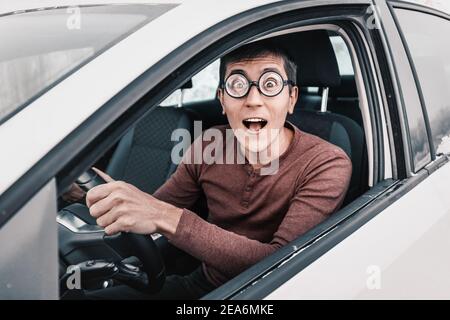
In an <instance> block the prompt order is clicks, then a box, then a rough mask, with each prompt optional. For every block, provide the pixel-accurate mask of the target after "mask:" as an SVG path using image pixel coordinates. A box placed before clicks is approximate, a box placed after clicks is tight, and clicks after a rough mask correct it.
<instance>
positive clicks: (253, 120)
mask: <svg viewBox="0 0 450 320" xmlns="http://www.w3.org/2000/svg"><path fill="white" fill-rule="evenodd" d="M245 121H249V122H261V121H266V120H264V119H262V118H249V119H245Z"/></svg>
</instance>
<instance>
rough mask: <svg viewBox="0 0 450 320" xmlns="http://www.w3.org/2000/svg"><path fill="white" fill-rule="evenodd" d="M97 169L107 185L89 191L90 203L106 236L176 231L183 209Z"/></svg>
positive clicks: (87, 199) (91, 209)
mask: <svg viewBox="0 0 450 320" xmlns="http://www.w3.org/2000/svg"><path fill="white" fill-rule="evenodd" d="M94 170H95V171H96V172H97V174H99V175H100V176H101V177H102V178H103V179H104V180H105V181H106V182H107V183H106V184H102V185H98V186H96V187H94V188H92V189H91V190H89V191H88V193H87V195H86V204H87V206H88V208H89V211H90V214H91V216H92V217H94V218H96V219H97V224H98V225H99V226H101V227H103V228H105V233H106V234H108V235H113V234H116V233H119V232H121V231H124V232H132V233H138V234H152V233H162V234H164V235H165V236H166V237H170V236H171V235H173V234H174V233H175V231H176V228H177V225H178V222H179V220H180V217H181V214H182V209H179V208H177V207H175V206H173V205H171V204H168V203H166V202H163V201H160V200H158V199H156V198H155V197H153V196H151V195H150V194H148V193H145V192H143V191H141V190H139V189H138V188H136V187H135V186H133V185H131V184H129V183H126V182H123V181H115V180H114V179H112V178H111V177H110V176H109V175H107V174H106V173H104V172H102V171H101V170H98V169H95V168H94Z"/></svg>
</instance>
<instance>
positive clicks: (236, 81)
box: [225, 74, 248, 97]
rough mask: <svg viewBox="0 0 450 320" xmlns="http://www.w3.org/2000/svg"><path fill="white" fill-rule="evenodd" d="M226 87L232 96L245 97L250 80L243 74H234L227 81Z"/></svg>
mask: <svg viewBox="0 0 450 320" xmlns="http://www.w3.org/2000/svg"><path fill="white" fill-rule="evenodd" d="M225 89H226V90H227V92H228V94H229V95H230V96H232V97H243V96H245V95H246V94H247V91H248V81H247V79H246V78H245V77H244V76H243V75H242V74H232V75H231V76H229V77H228V78H227V81H226V82H225Z"/></svg>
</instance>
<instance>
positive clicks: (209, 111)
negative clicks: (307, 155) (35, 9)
mask: <svg viewBox="0 0 450 320" xmlns="http://www.w3.org/2000/svg"><path fill="white" fill-rule="evenodd" d="M333 37H339V35H337V34H335V33H334V32H332V31H328V30H308V31H302V32H296V33H288V34H282V35H278V36H276V37H275V38H274V40H275V41H277V42H278V43H279V44H280V46H285V47H286V49H287V50H288V52H290V54H291V55H292V57H293V59H294V60H295V62H296V64H297V66H298V78H297V79H296V80H297V85H298V86H299V88H300V93H299V99H298V101H297V104H296V106H295V108H294V113H293V114H292V115H289V116H288V119H287V120H288V121H290V122H291V123H292V124H294V125H295V126H297V127H298V128H300V129H301V130H303V131H305V132H308V133H311V134H314V135H317V136H319V137H320V138H322V139H324V140H326V141H329V142H330V143H332V144H335V145H337V146H339V147H340V148H342V149H343V150H344V151H345V152H346V153H347V155H348V156H349V158H350V159H351V161H352V165H353V173H352V177H351V182H350V187H349V189H348V192H347V194H346V196H345V200H344V203H343V205H342V207H344V206H346V205H347V204H349V203H351V202H352V201H353V200H355V199H356V198H357V197H359V196H360V195H362V194H363V193H364V192H366V191H367V190H368V189H369V187H370V186H369V177H368V175H369V169H368V168H369V166H368V152H367V146H366V135H365V129H364V123H363V116H362V112H361V107H360V99H359V96H358V90H357V86H356V81H355V75H354V74H341V72H340V68H339V65H338V58H337V55H336V51H335V48H334V47H333V43H332V41H331V39H332V38H333ZM196 85H197V84H196V83H195V81H192V80H189V81H187V82H186V83H183V84H181V85H180V86H179V91H180V92H188V91H189V90H195V88H196ZM181 99H182V98H181ZM170 101H172V102H170ZM170 101H169V103H161V105H159V106H156V107H155V106H153V105H149V106H147V107H148V108H149V109H150V110H149V112H147V113H146V114H145V116H144V117H142V118H141V119H140V120H139V122H137V123H136V124H135V125H134V126H133V127H132V128H129V129H128V131H127V132H126V133H125V134H124V135H123V136H122V137H121V139H120V140H119V141H117V143H116V144H115V145H114V146H113V148H111V149H110V150H108V151H107V152H105V153H104V155H103V156H102V158H100V159H99V160H98V161H97V162H96V163H95V164H93V166H96V167H97V168H99V169H102V170H104V171H105V172H107V173H108V174H109V175H110V176H111V177H113V178H114V179H116V180H123V181H126V182H128V183H131V184H133V185H135V186H136V187H138V188H139V189H141V190H143V191H145V192H148V193H150V194H151V193H153V192H154V191H155V190H157V189H158V188H159V187H160V186H161V185H162V184H163V183H164V182H165V181H166V180H167V179H169V177H170V176H171V174H172V173H173V172H174V171H175V170H176V165H175V164H173V163H172V161H171V152H172V148H173V147H174V145H175V144H176V143H177V141H172V140H171V135H172V132H173V131H174V130H175V129H178V128H184V129H187V130H189V132H191V136H192V137H194V132H193V130H194V121H201V123H202V129H203V130H206V129H208V128H210V127H213V126H216V125H221V124H226V123H227V119H226V117H225V116H224V115H222V113H221V106H220V103H219V100H218V99H217V98H215V97H214V96H213V97H212V98H211V99H201V100H197V101H187V102H186V101H179V102H178V103H174V102H173V101H174V100H173V99H172V100H170ZM166 102H167V101H166ZM58 209H59V210H60V213H59V215H58V222H59V226H58V228H59V253H60V264H61V266H60V275H61V280H60V282H61V284H62V285H61V296H62V298H67V299H70V298H74V297H75V296H76V295H78V297H79V296H80V295H82V294H83V293H80V292H77V293H74V291H76V290H64V289H63V288H62V287H63V284H64V283H65V281H66V280H67V273H66V270H67V268H68V266H71V265H77V264H78V265H80V264H83V263H84V264H83V265H82V266H83V268H84V269H83V268H82V272H86V274H89V275H92V276H91V277H90V278H89V277H88V278H89V281H87V282H83V288H84V289H86V290H89V289H101V288H105V287H108V286H112V285H116V284H117V283H119V284H120V283H122V284H126V285H130V286H132V287H135V288H138V289H140V290H143V291H146V289H145V288H144V287H145V283H147V284H148V283H151V282H153V283H155V282H156V283H158V285H156V286H154V287H152V288H151V290H153V292H154V291H155V290H158V286H160V285H161V282H162V281H163V277H164V276H161V274H165V275H170V274H174V273H176V274H187V273H189V272H191V271H193V270H194V269H195V268H196V267H197V266H198V265H199V263H200V262H199V261H197V260H196V259H195V258H193V257H191V256H189V255H188V254H186V253H184V252H182V251H181V250H179V249H177V248H175V247H174V246H172V245H171V244H170V243H169V242H168V241H167V239H165V237H164V236H160V235H153V236H152V240H154V241H152V242H153V243H142V241H141V240H142V239H130V238H128V240H124V239H118V238H117V237H116V238H114V239H110V240H108V241H109V242H108V241H104V240H103V239H101V236H100V235H102V233H101V232H100V231H99V230H97V229H95V224H96V223H95V219H93V218H92V217H91V216H90V215H89V211H88V209H87V208H86V207H85V206H84V205H83V204H82V203H67V202H64V201H63V200H62V199H59V208H58ZM190 209H192V210H193V211H194V212H196V213H198V214H199V215H200V216H201V217H203V218H205V219H206V218H207V216H208V209H207V203H206V201H205V198H204V197H202V198H201V200H200V201H198V203H197V204H196V205H195V207H194V208H190ZM69 220H70V221H72V224H73V223H75V224H76V225H77V226H78V227H77V230H76V231H77V232H75V233H74V232H73V230H69V229H68V228H67V224H66V223H67V221H69ZM83 230H84V231H85V232H81V231H83ZM127 236H128V235H127ZM129 237H131V236H129ZM114 241H116V244H112V245H110V244H111V243H112V242H114ZM126 241H128V243H135V244H136V243H139V244H138V245H137V247H139V250H141V252H149V251H151V252H152V255H151V256H150V257H148V255H147V257H143V256H145V255H146V253H139V252H135V251H133V250H132V249H130V247H129V245H128V246H126V245H123V243H124V242H126ZM105 242H106V243H105ZM153 245H154V246H153ZM149 246H150V247H149ZM152 246H153V247H152ZM112 248H114V249H112ZM117 248H119V249H117ZM145 250H147V251H145ZM156 256H158V258H157V259H156V258H155V257H156ZM130 257H131V258H130ZM94 259H96V260H99V261H100V262H101V263H100V264H99V263H97V265H96V266H97V269H95V270H94V269H92V270H90V269H89V268H88V267H89V263H87V262H89V261H92V260H94ZM143 259H144V260H146V261H143ZM152 259H153V260H155V259H156V260H158V261H159V260H161V261H159V262H158V263H155V262H154V261H153V262H152V261H151V260H152ZM119 260H120V261H121V263H122V264H121V267H120V266H119V269H121V268H122V269H126V270H125V271H124V270H122V271H123V272H122V273H127V272H128V273H129V274H130V273H133V272H134V273H133V274H132V276H128V278H127V276H122V278H121V277H120V276H117V268H116V269H114V266H113V265H111V264H108V263H109V262H110V261H119ZM102 263H103V264H102ZM91 264H92V263H91ZM94 264H95V263H94ZM133 267H137V269H134V268H133ZM140 267H141V268H142V269H144V271H146V272H147V277H148V278H151V279H147V280H145V279H144V280H142V277H143V275H142V274H139V272H138V271H139V268H140ZM127 268H128V269H127ZM88 269H89V270H88ZM100 269H102V270H103V271H102V272H99V270H100ZM106 269H108V270H107V271H104V270H106ZM112 269H114V270H112ZM135 271H136V272H135ZM96 272H97V273H96ZM108 272H109V273H108ZM151 272H153V275H150V274H149V273H151ZM119 273H120V272H119ZM113 274H114V275H113ZM144 277H145V275H144ZM158 281H159V282H158ZM151 290H150V289H149V290H147V291H148V292H150V291H151Z"/></svg>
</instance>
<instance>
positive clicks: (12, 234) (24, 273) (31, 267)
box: [0, 179, 59, 299]
mask: <svg viewBox="0 0 450 320" xmlns="http://www.w3.org/2000/svg"><path fill="white" fill-rule="evenodd" d="M0 230H1V232H0V243H1V245H0V257H1V258H0V299H58V278H59V277H58V248H57V246H58V239H57V233H56V230H57V229H56V182H55V180H54V179H52V180H51V181H50V182H48V183H47V184H46V185H45V186H44V187H43V188H42V189H41V190H39V191H38V193H37V194H36V195H34V196H33V197H32V198H31V199H30V200H29V201H28V202H27V203H26V204H25V205H24V206H23V207H22V208H21V209H20V210H19V211H18V212H17V213H16V214H15V215H14V216H13V217H12V218H11V219H10V220H9V221H8V222H6V224H5V225H3V226H2V227H1V229H0Z"/></svg>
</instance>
